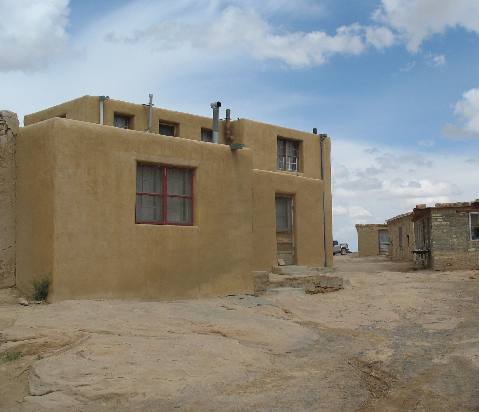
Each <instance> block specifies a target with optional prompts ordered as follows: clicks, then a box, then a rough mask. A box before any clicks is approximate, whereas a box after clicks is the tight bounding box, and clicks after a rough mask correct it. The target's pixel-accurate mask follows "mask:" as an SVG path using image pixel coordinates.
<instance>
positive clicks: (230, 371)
mask: <svg viewBox="0 0 479 412" xmlns="http://www.w3.org/2000/svg"><path fill="white" fill-rule="evenodd" d="M335 264H336V269H335V272H336V274H339V275H340V276H343V277H344V279H345V280H346V287H345V289H344V290H341V291H339V292H333V293H327V294H317V295H306V294H304V292H303V290H301V289H291V288H280V289H275V290H270V291H269V292H268V293H267V294H266V295H265V296H261V297H254V296H244V295H242V296H228V297H224V298H216V299H205V300H184V301H174V302H173V301H172V302H164V301H163V302H134V301H127V302H126V301H65V302H60V303H55V304H50V305H46V304H42V305H30V306H21V305H19V304H18V303H17V297H18V296H17V295H16V292H15V290H13V289H4V290H0V410H2V411H47V410H48V411H103V410H105V411H130V410H135V411H137V410H142V411H162V410H165V411H169V410H179V411H243V410H244V411H250V410H261V411H292V410H295V411H298V410H304V411H318V410H321V411H357V410H359V411H414V410H417V411H451V410H453V411H469V410H470V411H477V410H479V316H478V315H479V272H478V271H457V272H447V273H446V272H432V271H407V265H406V266H405V265H404V264H398V263H391V262H389V261H387V260H385V259H381V258H367V259H361V258H358V257H355V256H338V257H336V258H335Z"/></svg>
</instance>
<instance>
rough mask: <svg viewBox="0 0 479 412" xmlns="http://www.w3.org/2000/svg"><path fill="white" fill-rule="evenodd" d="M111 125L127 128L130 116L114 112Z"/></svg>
mask: <svg viewBox="0 0 479 412" xmlns="http://www.w3.org/2000/svg"><path fill="white" fill-rule="evenodd" d="M113 125H114V126H115V127H121V128H122V129H128V128H129V127H130V118H129V117H127V116H122V115H119V114H115V115H114V118H113Z"/></svg>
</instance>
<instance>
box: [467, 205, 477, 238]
mask: <svg viewBox="0 0 479 412" xmlns="http://www.w3.org/2000/svg"><path fill="white" fill-rule="evenodd" d="M469 216H470V217H469V219H470V227H471V240H479V212H478V213H470V214H469Z"/></svg>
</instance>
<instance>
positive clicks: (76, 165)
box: [0, 96, 333, 300]
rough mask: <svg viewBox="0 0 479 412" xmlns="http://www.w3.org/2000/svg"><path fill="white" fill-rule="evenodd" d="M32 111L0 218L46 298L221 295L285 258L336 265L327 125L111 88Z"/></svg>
mask: <svg viewBox="0 0 479 412" xmlns="http://www.w3.org/2000/svg"><path fill="white" fill-rule="evenodd" d="M214 109H215V110H216V109H218V105H216V107H215V108H214ZM216 113H217V112H216ZM24 123H25V127H23V128H20V129H19V130H15V133H13V129H12V128H11V127H10V128H9V135H11V136H14V139H13V137H12V139H13V140H12V139H10V140H9V142H10V143H12V141H14V144H15V153H16V155H15V156H14V158H13V161H14V163H13V164H14V165H16V166H14V168H13V170H15V176H14V177H12V176H10V177H9V178H8V179H10V180H9V184H10V186H8V185H7V184H6V181H2V182H0V185H1V187H0V189H1V190H3V189H5V190H9V191H10V193H11V192H12V190H13V191H14V196H13V197H12V198H14V199H16V204H10V206H8V207H10V208H13V210H14V213H9V214H8V213H7V214H2V216H1V217H0V219H1V222H0V223H2V226H3V225H4V224H5V223H6V222H7V221H8V224H9V225H10V226H9V227H12V225H13V227H14V230H13V231H11V230H10V231H9V232H8V234H5V233H2V244H11V245H14V246H13V247H14V249H15V253H14V256H15V258H14V262H15V268H14V274H15V278H16V285H17V287H18V288H19V289H20V290H21V291H23V292H25V293H30V292H31V289H32V284H33V281H34V280H35V279H38V278H41V277H48V278H49V279H50V299H51V300H59V299H68V298H104V297H114V298H145V299H157V298H176V297H198V296H212V295H224V294H228V293H241V292H253V275H252V272H253V271H256V270H270V269H271V267H272V266H274V265H277V264H278V262H279V263H282V264H298V265H306V266H319V267H324V266H332V244H333V239H332V215H331V172H330V170H331V166H330V139H329V138H328V137H327V136H325V135H317V134H314V133H306V132H301V131H297V130H293V129H288V128H284V127H280V126H274V125H268V124H264V123H259V122H256V121H252V120H246V119H240V120H237V121H231V120H230V119H229V118H227V119H225V120H218V118H217V117H216V118H215V120H214V121H213V122H212V119H211V118H208V117H203V116H196V115H191V114H187V113H179V112H175V111H170V110H164V109H159V108H154V107H153V106H152V105H151V104H150V105H137V104H131V103H126V102H122V101H117V100H113V99H109V98H106V97H103V96H96V97H94V96H84V97H82V98H79V99H76V100H73V101H70V102H66V103H63V104H61V105H58V106H55V107H52V108H49V109H46V110H43V111H41V112H38V113H34V114H31V115H28V116H26V117H25V121H24ZM2 144H3V142H2ZM9 170H10V171H11V169H9ZM8 179H7V180H8ZM12 179H14V182H15V184H13V185H12V184H11V183H12ZM7 186H8V187H7ZM10 212H11V211H10ZM12 216H14V222H15V223H12ZM12 237H13V238H12ZM3 253H4V251H2V254H3ZM2 257H3V255H0V261H1V260H2ZM9 259H10V260H9V261H11V256H10V255H9ZM8 276H10V277H11V271H10V275H8Z"/></svg>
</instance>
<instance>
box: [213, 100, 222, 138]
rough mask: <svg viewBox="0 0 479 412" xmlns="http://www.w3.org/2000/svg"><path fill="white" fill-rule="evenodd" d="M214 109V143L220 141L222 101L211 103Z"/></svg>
mask: <svg viewBox="0 0 479 412" xmlns="http://www.w3.org/2000/svg"><path fill="white" fill-rule="evenodd" d="M210 106H211V108H212V109H213V127H212V129H213V143H219V141H220V107H221V102H213V103H211V104H210Z"/></svg>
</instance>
